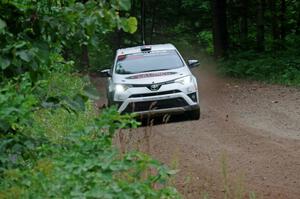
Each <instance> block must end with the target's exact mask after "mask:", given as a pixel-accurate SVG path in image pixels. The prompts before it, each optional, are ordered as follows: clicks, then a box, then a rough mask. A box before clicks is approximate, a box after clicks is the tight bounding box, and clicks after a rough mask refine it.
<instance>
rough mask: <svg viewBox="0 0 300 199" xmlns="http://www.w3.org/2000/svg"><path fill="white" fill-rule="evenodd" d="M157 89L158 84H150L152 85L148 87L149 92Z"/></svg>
mask: <svg viewBox="0 0 300 199" xmlns="http://www.w3.org/2000/svg"><path fill="white" fill-rule="evenodd" d="M159 87H160V85H159V84H152V85H151V86H150V89H151V90H158V89H159Z"/></svg>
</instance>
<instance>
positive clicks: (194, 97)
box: [188, 92, 197, 102]
mask: <svg viewBox="0 0 300 199" xmlns="http://www.w3.org/2000/svg"><path fill="white" fill-rule="evenodd" d="M188 96H189V97H190V98H191V100H192V101H193V102H197V93H196V92H195V93H190V94H188Z"/></svg>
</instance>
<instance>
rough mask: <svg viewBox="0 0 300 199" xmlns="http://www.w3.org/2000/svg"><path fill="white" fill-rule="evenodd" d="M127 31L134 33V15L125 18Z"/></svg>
mask: <svg viewBox="0 0 300 199" xmlns="http://www.w3.org/2000/svg"><path fill="white" fill-rule="evenodd" d="M127 24H128V25H127V30H125V31H127V32H129V33H134V32H135V31H136V30H137V20H136V18H135V17H129V18H128V19H127Z"/></svg>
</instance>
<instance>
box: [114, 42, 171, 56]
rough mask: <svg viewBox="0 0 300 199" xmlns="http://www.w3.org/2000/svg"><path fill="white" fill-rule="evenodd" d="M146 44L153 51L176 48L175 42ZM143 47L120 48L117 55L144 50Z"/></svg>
mask: <svg viewBox="0 0 300 199" xmlns="http://www.w3.org/2000/svg"><path fill="white" fill-rule="evenodd" d="M145 46H147V47H151V51H158V50H176V48H175V46H174V45H173V44H155V45H145ZM141 47H142V46H135V47H130V48H121V49H118V50H117V56H119V55H127V54H134V53H139V52H142V51H141Z"/></svg>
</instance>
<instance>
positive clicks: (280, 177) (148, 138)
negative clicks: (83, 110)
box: [95, 69, 300, 199]
mask: <svg viewBox="0 0 300 199" xmlns="http://www.w3.org/2000/svg"><path fill="white" fill-rule="evenodd" d="M194 74H195V75H196V76H197V77H198V78H199V85H200V88H199V90H200V95H201V109H202V110H201V111H202V115H201V119H200V120H199V121H182V122H176V123H170V124H161V125H155V126H153V127H152V128H149V127H148V128H145V127H142V128H139V129H136V130H133V131H131V132H130V133H129V134H128V135H127V138H126V143H127V148H128V149H132V148H135V149H136V148H138V149H140V150H143V151H145V152H147V153H150V154H152V155H153V156H154V157H155V158H156V159H159V160H161V161H162V162H164V163H166V164H168V165H169V166H171V167H175V168H177V169H179V170H180V171H179V173H178V174H177V176H176V178H175V179H174V184H175V185H176V187H177V188H178V189H179V191H180V192H181V193H182V194H183V195H184V197H185V198H202V196H204V195H206V194H208V195H209V198H224V195H225V194H228V195H229V198H234V196H237V195H239V194H243V195H244V198H248V196H249V192H252V191H253V192H255V193H256V196H257V197H256V198H270V199H271V198H272V199H276V198H283V199H286V198H291V199H292V198H294V199H299V198H300V90H299V89H295V88H288V87H283V86H276V85H265V84H262V83H257V82H245V81H238V80H232V79H224V78H220V77H217V76H215V75H213V74H212V73H208V72H204V71H201V70H198V69H196V71H194ZM95 83H96V85H97V87H98V89H99V91H101V92H102V93H103V92H104V85H103V79H102V80H100V79H98V78H96V79H95ZM99 103H100V104H101V103H104V101H101V102H99ZM222 168H223V169H222ZM224 175H225V176H227V177H224Z"/></svg>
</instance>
